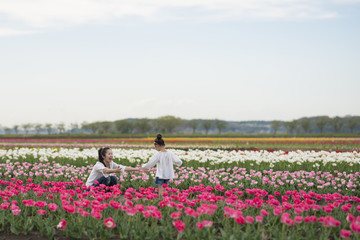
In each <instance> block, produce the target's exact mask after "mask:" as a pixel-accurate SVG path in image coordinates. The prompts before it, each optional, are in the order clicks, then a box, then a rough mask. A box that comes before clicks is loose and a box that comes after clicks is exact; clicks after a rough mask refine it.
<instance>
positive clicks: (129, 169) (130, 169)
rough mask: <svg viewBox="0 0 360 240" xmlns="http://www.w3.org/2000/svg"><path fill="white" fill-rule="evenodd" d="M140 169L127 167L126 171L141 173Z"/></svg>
mask: <svg viewBox="0 0 360 240" xmlns="http://www.w3.org/2000/svg"><path fill="white" fill-rule="evenodd" d="M140 170H141V169H140V168H133V167H125V171H140Z"/></svg>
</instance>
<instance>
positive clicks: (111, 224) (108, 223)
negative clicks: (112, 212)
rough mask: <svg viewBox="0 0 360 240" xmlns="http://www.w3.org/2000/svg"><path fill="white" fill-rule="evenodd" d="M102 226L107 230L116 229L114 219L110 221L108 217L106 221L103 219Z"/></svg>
mask: <svg viewBox="0 0 360 240" xmlns="http://www.w3.org/2000/svg"><path fill="white" fill-rule="evenodd" d="M104 225H105V227H107V228H108V229H112V228H114V227H116V224H115V222H114V219H112V217H108V218H107V219H105V220H104Z"/></svg>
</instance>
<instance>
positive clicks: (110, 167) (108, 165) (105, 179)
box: [86, 147, 141, 187]
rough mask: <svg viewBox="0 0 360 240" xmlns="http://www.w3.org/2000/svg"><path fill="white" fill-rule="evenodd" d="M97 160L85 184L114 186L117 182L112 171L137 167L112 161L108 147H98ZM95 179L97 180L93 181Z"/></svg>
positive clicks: (131, 169)
mask: <svg viewBox="0 0 360 240" xmlns="http://www.w3.org/2000/svg"><path fill="white" fill-rule="evenodd" d="M98 152H99V159H98V160H99V161H98V162H97V163H96V164H95V166H94V167H93V169H92V171H91V173H90V175H89V177H88V179H87V182H86V186H87V187H89V186H91V185H93V186H98V185H99V184H104V185H106V186H109V187H110V186H114V185H116V184H117V178H116V177H115V176H114V175H113V174H114V173H122V172H124V171H138V170H141V169H139V168H133V167H125V166H123V165H120V164H116V163H114V162H113V160H112V159H113V153H112V150H111V149H110V148H108V147H105V148H100V149H99V151H98ZM95 181H97V182H96V183H95Z"/></svg>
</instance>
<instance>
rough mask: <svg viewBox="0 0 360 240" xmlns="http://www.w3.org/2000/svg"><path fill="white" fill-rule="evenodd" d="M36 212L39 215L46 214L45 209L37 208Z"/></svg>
mask: <svg viewBox="0 0 360 240" xmlns="http://www.w3.org/2000/svg"><path fill="white" fill-rule="evenodd" d="M38 214H39V215H45V214H46V210H43V209H39V210H38Z"/></svg>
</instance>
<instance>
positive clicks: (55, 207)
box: [48, 203, 58, 212]
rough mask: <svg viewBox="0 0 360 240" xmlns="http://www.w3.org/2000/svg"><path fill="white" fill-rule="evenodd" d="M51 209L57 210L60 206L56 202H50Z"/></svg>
mask: <svg viewBox="0 0 360 240" xmlns="http://www.w3.org/2000/svg"><path fill="white" fill-rule="evenodd" d="M48 207H49V210H50V211H52V212H55V211H56V210H57V209H58V206H57V205H56V204H55V203H49V204H48Z"/></svg>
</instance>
